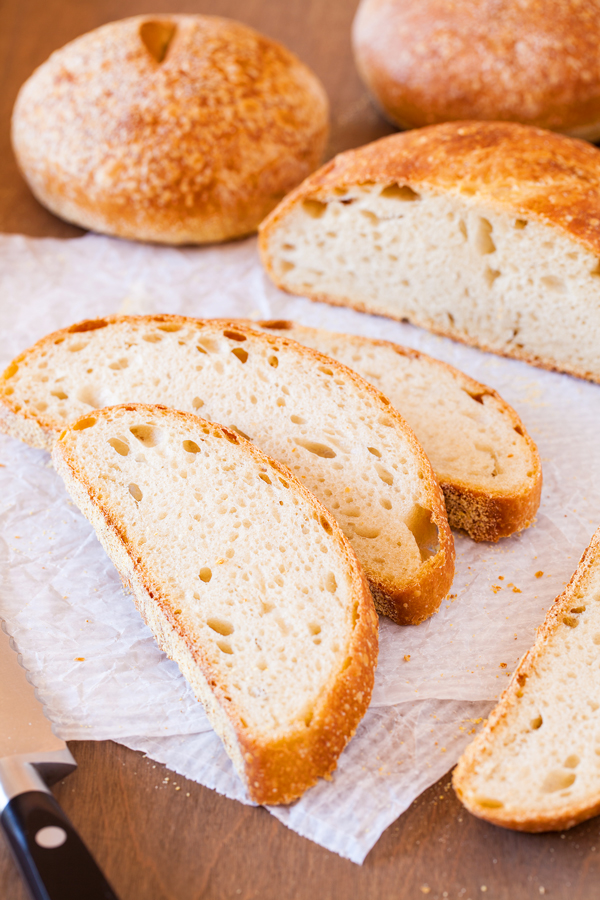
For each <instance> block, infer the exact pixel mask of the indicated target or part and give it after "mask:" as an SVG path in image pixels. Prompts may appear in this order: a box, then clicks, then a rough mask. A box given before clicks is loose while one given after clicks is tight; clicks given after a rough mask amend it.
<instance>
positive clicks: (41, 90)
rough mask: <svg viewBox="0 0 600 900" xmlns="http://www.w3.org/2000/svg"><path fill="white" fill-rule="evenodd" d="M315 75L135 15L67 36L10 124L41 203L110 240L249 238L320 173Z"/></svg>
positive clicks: (252, 49) (239, 31)
mask: <svg viewBox="0 0 600 900" xmlns="http://www.w3.org/2000/svg"><path fill="white" fill-rule="evenodd" d="M327 132H328V103H327V97H326V94H325V92H324V89H323V87H322V85H321V83H320V82H319V80H318V79H317V78H316V76H315V75H313V73H312V72H311V71H310V70H309V69H308V68H307V67H306V66H304V65H303V64H302V63H301V62H300V61H299V60H298V59H297V58H296V57H295V56H294V55H293V54H292V53H290V52H289V51H288V50H286V49H285V48H284V47H282V46H281V45H280V44H277V43H276V42H275V41H272V40H270V39H269V38H266V37H263V36H262V35H260V34H258V33H257V32H256V31H254V30H252V29H251V28H248V27H246V26H245V25H241V24H239V23H237V22H233V21H230V20H228V19H221V18H215V17H212V16H200V15H189V16H183V15H181V16H180V15H176V16H159V17H151V16H137V17H135V18H131V19H124V20H122V21H120V22H112V23H110V24H109V25H104V26H103V27H102V28H98V29H97V30H95V31H92V32H90V33H89V34H85V35H83V36H82V37H79V38H77V39H76V40H74V41H72V42H71V43H70V44H67V45H66V46H65V47H63V48H62V49H60V50H57V51H56V52H55V53H53V54H52V56H51V57H50V58H49V59H48V60H47V61H46V62H45V63H44V64H43V65H41V66H40V67H39V68H38V69H36V71H35V72H34V73H33V75H32V76H31V77H30V78H29V80H28V81H27V82H26V83H25V84H24V85H23V87H22V88H21V91H20V93H19V96H18V98H17V102H16V104H15V109H14V112H13V122H12V139H13V146H14V149H15V153H16V156H17V160H18V162H19V165H20V167H21V169H22V171H23V174H24V176H25V178H26V179H27V181H28V183H29V185H30V187H31V189H32V191H33V193H34V194H35V196H36V197H37V198H38V200H39V201H40V202H41V203H43V204H44V206H47V207H48V209H50V210H51V211H52V212H54V213H56V214H57V215H58V216H60V217H61V218H63V219H67V220H68V221H70V222H74V223H75V224H77V225H81V226H83V227H84V228H90V229H93V230H94V231H101V232H105V233H107V234H115V235H119V236H121V237H127V238H134V239H138V240H149V241H159V242H163V243H170V244H181V243H205V242H210V241H222V240H227V239H229V238H235V237H240V236H242V235H246V234H249V233H251V232H252V231H255V230H256V228H257V226H258V224H259V223H260V221H261V220H262V219H263V218H264V217H265V215H266V214H267V213H268V212H269V211H270V210H271V209H273V207H274V206H276V204H277V203H278V201H279V200H280V199H281V198H282V197H283V196H284V195H285V194H286V193H287V192H288V191H289V190H290V189H291V188H293V187H295V186H296V185H297V184H299V183H300V182H301V181H302V179H303V178H305V177H306V176H307V175H308V174H309V173H310V172H311V171H313V169H315V168H316V167H317V165H318V164H319V161H320V158H321V155H322V152H323V150H324V147H325V142H326V139H327Z"/></svg>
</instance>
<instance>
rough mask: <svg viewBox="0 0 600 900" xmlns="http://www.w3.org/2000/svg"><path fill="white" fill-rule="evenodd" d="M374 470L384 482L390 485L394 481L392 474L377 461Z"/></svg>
mask: <svg viewBox="0 0 600 900" xmlns="http://www.w3.org/2000/svg"><path fill="white" fill-rule="evenodd" d="M382 424H383V423H382ZM375 471H376V472H377V474H378V475H379V477H380V478H381V480H382V481H383V483H384V484H389V485H392V484H393V483H394V476H393V475H392V473H391V472H388V470H387V469H385V468H384V467H383V466H381V465H380V464H379V463H375Z"/></svg>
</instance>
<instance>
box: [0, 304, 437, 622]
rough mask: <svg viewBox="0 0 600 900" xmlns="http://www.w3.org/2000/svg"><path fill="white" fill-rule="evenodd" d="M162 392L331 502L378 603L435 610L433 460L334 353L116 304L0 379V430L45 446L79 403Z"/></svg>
mask: <svg viewBox="0 0 600 900" xmlns="http://www.w3.org/2000/svg"><path fill="white" fill-rule="evenodd" d="M130 402H136V403H149V402H150V403H161V404H163V405H165V406H169V407H173V408H175V409H181V410H184V411H187V412H196V413H198V414H199V415H202V416H203V417H204V418H206V419H210V420H211V421H214V422H219V423H221V424H223V425H226V426H228V427H230V428H232V429H233V430H234V431H237V432H238V433H239V434H241V435H242V436H243V437H247V438H249V439H250V440H252V441H253V442H254V443H255V444H257V446H258V447H259V448H260V449H261V450H263V452H265V453H267V455H268V456H271V457H273V458H274V459H278V460H279V461H280V462H282V463H284V464H285V465H286V466H288V467H289V469H290V470H291V471H292V472H293V473H294V474H295V475H296V477H297V478H299V480H300V481H302V483H303V484H304V485H305V486H306V487H307V488H308V489H309V490H310V491H312V493H313V494H315V496H316V497H317V498H318V499H319V500H320V501H321V502H322V503H323V504H324V505H325V506H326V507H327V508H328V509H329V510H330V512H331V513H332V514H333V515H334V516H335V517H336V519H337V521H338V522H339V524H340V526H341V528H342V531H343V532H344V534H345V535H346V537H347V538H348V540H349V541H350V543H351V544H352V546H353V548H354V550H355V552H356V555H357V556H358V558H359V560H360V562H361V564H362V565H363V567H364V569H365V572H366V575H367V578H368V579H369V582H370V585H371V589H372V591H373V594H374V597H375V601H376V604H377V608H378V610H379V611H380V612H382V613H385V614H386V615H388V616H390V617H391V618H392V619H394V621H396V622H400V623H402V624H416V623H418V622H421V621H423V620H424V619H426V618H427V617H428V616H430V615H431V614H432V613H433V612H435V611H436V610H437V608H438V607H439V604H440V603H441V601H442V598H443V597H444V596H445V595H446V594H447V592H448V590H449V589H450V585H451V583H452V578H453V574H454V543H453V539H452V533H451V531H450V528H449V526H448V521H447V518H446V511H445V507H444V499H443V495H442V493H441V490H440V488H439V486H438V484H437V482H436V480H435V476H434V473H433V470H432V468H431V465H430V463H429V461H428V459H427V457H426V455H425V453H424V452H423V450H422V448H421V446H420V445H419V443H418V442H417V439H416V438H415V436H414V434H413V432H412V431H411V430H410V428H409V427H408V425H407V424H406V423H405V421H404V420H403V419H402V418H401V416H400V415H399V413H397V412H396V410H395V409H394V408H393V407H392V405H391V404H390V401H389V400H388V399H387V398H386V397H384V396H383V394H381V393H380V392H379V391H377V390H376V389H375V388H374V387H373V386H372V385H370V384H367V382H366V381H364V380H363V379H362V378H361V377H360V376H359V375H357V374H356V373H355V372H352V371H351V370H350V369H347V368H346V367H345V366H342V365H341V364H340V363H338V362H336V361H334V360H332V359H330V358H329V357H326V356H323V355H322V354H320V353H317V352H316V351H314V350H311V349H309V348H308V347H302V346H301V345H300V344H298V343H296V342H295V341H292V340H289V338H286V337H282V336H280V335H271V334H264V333H260V332H257V331H255V330H253V329H251V328H249V327H248V326H246V325H244V324H243V323H240V322H237V323H236V322H235V321H234V322H231V321H217V320H207V321H203V320H201V319H186V318H183V317H181V316H140V317H126V316H111V317H107V318H105V319H95V320H91V321H87V322H82V323H79V324H78V325H73V326H71V327H70V328H66V329H63V330H62V331H58V332H55V333H54V334H52V335H49V336H48V337H46V338H44V339H42V340H41V341H39V342H38V343H37V344H36V345H35V346H34V347H32V348H31V349H30V350H28V351H26V352H25V353H23V354H21V356H20V357H18V358H17V359H16V360H15V361H14V362H13V363H12V364H11V365H10V366H9V367H8V369H7V370H6V372H5V373H4V375H3V376H2V379H0V428H2V429H3V430H5V431H7V432H8V433H9V434H12V435H14V436H15V437H19V438H21V439H23V440H26V441H28V442H29V443H31V444H33V445H34V446H38V447H39V446H42V447H48V448H49V447H50V446H51V445H52V443H53V441H54V439H55V437H56V435H57V434H58V433H59V432H60V431H61V430H62V428H64V426H65V425H67V424H68V423H69V422H72V421H74V420H75V419H77V418H78V417H79V416H80V415H82V414H83V413H85V412H86V411H88V412H89V411H90V410H92V409H94V408H100V407H103V406H111V405H114V404H119V403H130Z"/></svg>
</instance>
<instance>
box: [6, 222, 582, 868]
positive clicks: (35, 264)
mask: <svg viewBox="0 0 600 900" xmlns="http://www.w3.org/2000/svg"><path fill="white" fill-rule="evenodd" d="M117 311H121V312H129V313H152V312H169V313H182V314H185V315H197V316H207V317H210V316H244V317H248V316H250V317H256V318H258V317H260V318H295V319H297V320H298V321H300V322H303V323H305V324H307V325H316V326H320V327H325V328H330V329H332V330H339V331H348V332H354V333H357V334H365V335H370V336H373V337H385V338H386V339H389V340H395V341H397V342H398V343H402V344H406V345H408V346H411V347H415V348H417V349H420V350H424V351H425V352H427V353H430V354H431V355H433V356H437V357H438V358H440V359H444V360H446V361H448V362H450V363H452V364H453V365H456V366H457V367H459V368H461V369H463V370H464V371H466V372H468V373H469V374H470V375H472V376H473V377H474V378H477V379H478V380H480V381H483V382H484V383H486V384H489V385H491V386H492V387H494V388H496V389H497V390H498V391H499V392H500V393H501V394H502V395H503V396H504V397H505V399H506V400H508V402H510V403H511V404H512V405H513V406H514V407H515V408H516V409H517V411H518V412H519V414H520V415H521V417H522V419H523V421H524V423H525V425H526V427H527V429H528V431H529V432H530V434H531V435H532V437H533V438H534V440H535V441H536V442H537V444H538V447H539V449H540V453H541V456H542V464H543V468H544V490H543V498H542V505H541V508H540V513H539V516H538V520H537V523H536V525H535V526H534V527H532V528H530V529H528V530H527V531H526V532H524V533H523V534H522V535H519V536H516V537H513V538H509V539H507V540H504V541H502V542H500V543H499V544H497V545H490V544H475V543H473V542H472V541H470V540H469V539H467V538H464V537H460V536H456V546H457V571H456V578H455V582H454V585H453V588H452V592H451V594H450V596H449V598H448V599H447V601H446V602H445V603H444V604H443V606H442V609H441V610H440V611H439V613H438V614H437V615H436V616H434V617H433V618H432V619H430V620H429V621H428V622H426V623H424V624H423V625H420V626H418V627H417V628H401V627H399V626H397V625H394V624H393V623H391V622H389V621H388V620H384V619H382V620H381V628H380V633H381V642H380V658H379V667H378V672H377V678H376V686H375V691H374V694H373V701H372V704H371V708H370V709H369V712H368V713H367V715H366V716H365V718H364V720H363V722H362V723H361V725H360V727H359V730H358V732H357V734H356V736H355V738H354V739H353V740H352V742H351V743H350V745H349V747H348V748H347V749H346V750H345V751H344V753H343V754H342V757H341V759H340V762H339V766H338V770H337V772H336V774H335V776H334V778H333V781H331V782H325V781H323V782H321V783H320V784H319V785H318V786H317V787H315V788H313V789H312V790H310V791H309V792H307V794H306V795H305V796H304V797H303V798H302V799H301V800H300V801H298V802H297V803H295V804H293V805H291V806H289V807H284V808H273V809H272V810H271V812H273V814H274V815H276V816H277V817H278V818H279V819H280V820H281V821H283V822H284V823H285V824H286V825H288V826H289V827H290V828H293V829H294V830H295V831H297V832H299V833H300V834H302V835H304V836H306V837H309V838H311V839H312V840H315V841H317V842H318V843H320V844H322V845H323V846H325V847H328V848H329V849H331V850H334V851H336V852H338V853H340V854H342V855H344V856H347V857H348V858H349V859H352V860H354V861H355V862H361V861H362V860H363V859H364V857H365V855H366V854H367V852H368V851H369V849H370V848H371V847H372V846H373V844H374V843H375V841H376V840H377V838H378V837H379V835H380V834H381V832H382V831H383V830H384V829H385V828H386V827H387V825H389V824H390V822H392V821H393V820H394V819H395V818H397V816H398V815H399V814H400V813H401V812H402V811H403V810H404V809H406V808H407V807H408V806H409V805H410V803H411V802H412V800H413V799H414V798H415V797H416V796H417V795H418V794H419V793H420V792H421V791H422V790H424V789H425V788H426V787H428V786H429V785H430V784H432V783H434V782H435V781H436V780H437V779H438V778H439V777H440V776H441V775H442V774H443V773H444V772H445V771H446V770H447V769H448V768H450V766H451V765H453V764H454V762H455V761H456V759H457V758H458V756H459V754H460V752H461V751H462V749H463V748H464V746H465V745H466V743H467V742H468V741H469V740H470V739H471V735H472V734H473V733H474V730H475V728H476V725H477V722H478V720H480V719H481V717H482V716H484V715H485V714H486V713H487V711H488V710H489V709H490V707H491V705H492V703H493V701H494V699H495V698H496V697H497V696H498V695H499V693H500V692H501V690H502V689H503V688H504V686H505V684H506V682H507V676H508V675H509V674H510V672H511V671H512V670H513V669H514V667H515V665H516V663H517V661H518V659H519V658H520V656H521V655H522V653H523V652H524V651H525V650H526V649H527V648H528V647H529V646H530V644H531V643H532V641H533V639H534V636H535V628H536V626H538V625H539V624H540V623H541V621H542V620H543V618H544V614H545V611H546V609H547V608H548V606H549V605H550V603H551V602H552V600H553V599H554V597H555V596H556V595H557V593H559V592H560V590H562V587H563V585H564V583H565V582H566V581H567V580H568V579H569V577H570V576H571V574H572V572H573V570H574V569H575V567H576V565H577V562H578V559H579V557H580V555H581V553H582V552H583V550H584V549H585V547H586V546H587V544H588V542H589V539H590V537H591V535H592V533H593V531H594V530H595V528H596V526H597V524H598V523H599V521H600V453H598V452H596V448H597V447H598V446H599V442H600V386H598V385H593V384H588V383H587V382H583V381H579V380H577V379H573V378H570V377H568V376H564V375H558V374H555V373H549V372H542V371H540V370H537V369H533V368H531V367H529V366H527V365H525V364H523V363H518V362H515V361H513V360H506V359H501V358H499V357H495V356H492V355H490V354H485V353H481V352H480V351H477V350H474V349H472V348H468V347H463V346H461V345H459V344H456V343H454V342H452V341H449V340H446V339H443V338H438V337H435V336H433V335H430V334H429V333H427V332H424V331H421V330H419V329H416V328H413V327H411V326H409V325H405V324H400V323H393V322H390V321H388V320H386V319H381V318H377V317H374V316H366V315H363V314H359V313H354V312H352V311H350V310H344V309H339V308H333V307H328V306H325V305H322V304H313V303H310V302H309V301H307V300H305V299H302V298H295V297H290V296H287V295H285V294H283V293H281V292H280V291H278V290H276V289H275V288H274V287H273V286H272V285H271V283H270V282H269V281H268V279H267V278H266V276H265V275H264V273H263V271H262V268H261V266H260V263H259V261H258V256H257V252H256V242H255V240H254V239H251V240H247V241H243V242H240V243H235V244H230V245H226V246H223V247H214V248H213V247H211V248H203V249H196V248H194V249H187V248H186V249H175V248H166V247H155V246H148V245H142V244H132V243H127V242H125V241H118V240H114V239H110V238H106V237H100V236H97V235H88V236H86V237H84V238H81V239H77V240H70V241H59V240H53V239H28V238H23V237H20V236H0V325H1V337H2V340H1V342H0V367H2V368H3V367H4V366H5V365H6V364H7V363H8V362H9V361H10V360H11V359H12V358H13V357H14V356H15V355H17V353H19V352H20V351H21V350H23V349H25V348H26V347H27V346H29V345H30V344H31V343H33V342H34V341H35V340H37V339H38V338H39V337H41V336H43V335H44V334H46V333H48V332H49V331H52V330H55V329H57V328H61V327H63V326H65V325H69V324H71V323H73V322H75V321H77V320H79V319H82V318H86V317H89V316H97V315H105V314H107V313H110V312H117ZM0 579H1V582H0V616H2V617H3V618H4V619H6V622H7V625H8V630H9V631H10V633H11V634H12V635H13V637H14V638H15V640H16V641H17V643H18V645H19V648H20V650H21V652H22V654H23V657H24V663H25V665H26V667H27V668H28V669H29V670H30V672H31V676H32V679H33V681H34V682H35V684H36V686H37V687H38V691H39V693H40V696H41V697H42V699H43V701H44V703H45V706H46V710H47V713H48V715H49V716H50V718H51V719H52V721H53V722H54V725H55V729H56V731H57V733H59V734H60V735H61V736H62V737H64V738H66V739H74V738H78V739H82V738H87V739H105V738H112V739H115V740H119V741H121V742H122V743H125V744H127V745H128V746H130V747H132V748H134V749H140V750H143V751H144V752H146V753H147V754H148V755H150V756H152V757H153V758H155V759H157V760H160V761H161V762H163V763H165V764H166V765H167V766H169V767H170V768H172V769H173V770H174V771H176V772H178V773H180V774H182V775H186V776H187V777H190V778H193V779H195V780H197V781H199V782H201V783H203V784H205V785H207V786H209V787H211V788H214V789H216V790H218V791H220V792H221V793H224V794H226V795H227V796H229V797H232V798H235V799H237V800H240V801H242V802H247V798H246V797H245V796H244V792H243V789H242V787H241V784H240V782H239V780H238V779H237V777H236V775H235V773H234V771H233V767H232V765H231V763H230V761H229V758H228V757H227V755H226V754H225V752H224V750H223V748H222V745H221V743H220V741H219V739H218V738H217V737H216V735H215V734H214V733H213V732H212V730H211V729H210V726H209V724H208V721H207V719H206V717H205V715H204V712H203V710H202V708H201V706H200V705H199V704H198V703H197V702H196V701H195V699H194V697H193V695H192V692H191V690H190V688H189V687H188V686H187V684H186V682H185V681H184V679H183V678H182V676H181V675H180V673H179V670H178V668H177V666H176V665H175V664H174V663H172V662H171V661H169V660H168V659H166V657H165V656H164V654H162V653H161V652H160V651H159V650H158V648H157V647H156V645H155V643H154V640H153V638H152V636H151V634H150V632H149V630H148V629H147V628H146V626H145V625H144V624H143V623H142V621H141V620H140V618H139V616H138V614H137V612H136V610H135V608H134V606H133V603H132V601H131V599H130V598H129V597H128V596H127V595H126V594H125V593H124V592H123V590H122V588H121V584H120V580H119V578H118V576H117V574H116V572H115V570H114V568H113V566H112V564H111V563H110V561H109V560H108V558H107V557H106V555H105V554H104V551H103V550H102V548H101V547H100V544H99V543H98V541H97V540H96V538H95V536H94V533H93V531H92V529H91V527H90V526H89V524H88V523H87V521H86V520H85V519H84V518H83V516H82V515H81V514H80V513H79V512H78V510H77V509H75V508H74V507H73V505H72V504H71V502H70V500H69V499H68V496H67V494H66V492H65V490H64V488H63V486H62V482H61V481H60V479H59V478H58V477H57V476H56V474H55V473H54V471H53V469H52V468H51V466H50V463H49V456H48V454H46V453H44V452H41V451H37V450H33V449H31V448H28V447H25V446H24V445H22V444H20V443H19V442H17V441H15V440H13V439H11V438H8V437H5V436H0ZM406 657H410V658H409V659H408V661H407V660H406Z"/></svg>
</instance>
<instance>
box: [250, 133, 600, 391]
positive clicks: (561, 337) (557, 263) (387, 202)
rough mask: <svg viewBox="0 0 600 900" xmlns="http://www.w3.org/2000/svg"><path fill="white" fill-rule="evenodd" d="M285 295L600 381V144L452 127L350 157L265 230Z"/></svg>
mask: <svg viewBox="0 0 600 900" xmlns="http://www.w3.org/2000/svg"><path fill="white" fill-rule="evenodd" d="M261 253H262V258H263V261H264V264H265V266H266V268H267V271H268V272H269V274H270V275H271V277H272V278H273V280H274V281H275V283H276V284H277V285H278V286H279V287H281V288H283V289H284V290H287V291H290V292H291V293H295V294H302V295H305V296H307V297H311V298H312V299H313V300H324V301H327V302H329V303H335V304H340V305H342V304H343V305H347V306H352V307H354V308H355V309H360V310H365V311H367V312H371V313H377V314H380V315H387V316H391V317H392V318H394V319H407V320H408V321H410V322H413V323H414V324H416V325H422V326H423V327H425V328H429V329H430V330H432V331H435V332H437V333H438V334H443V335H447V336H448V337H452V338H455V339H457V340H461V341H464V342H466V343H469V344H473V345H475V346H478V347H481V348H483V349H484V350H492V351H493V352H495V353H501V354H504V355H506V356H513V357H515V358H517V359H522V360H526V361H528V362H531V363H534V364H535V365H538V366H543V367H544V368H548V369H558V370H560V371H563V372H568V373H570V374H572V375H577V376H579V377H581V378H589V379H591V380H593V381H600V357H599V356H598V352H597V344H598V342H597V334H598V332H599V331H600V277H599V276H600V259H599V258H600V151H599V150H598V149H597V148H596V147H592V146H591V145H589V144H586V143H584V142H582V141H577V140H573V139H572V138H567V137H564V136H562V135H558V134H553V133H551V132H548V131H541V130H539V129H536V128H528V127H526V126H524V125H514V124H511V123H489V122H479V123H478V122H470V123H468V122H467V123H450V124H447V125H435V126H432V127H430V128H423V129H421V130H418V131H411V132H407V133H405V134H399V135H393V136H392V137H388V138H383V140H381V141H376V142H375V143H373V144H369V145H367V146H365V147H361V148H359V149H358V150H350V151H348V152H347V153H342V154H341V155H340V156H338V157H336V159H334V160H332V161H331V162H330V163H328V164H327V165H326V166H324V167H323V168H322V169H320V170H319V171H318V172H316V173H315V174H314V175H313V176H311V177H310V178H309V179H308V180H307V181H305V182H304V184H302V185H301V186H300V187H299V188H297V189H296V190H295V191H293V192H292V193H291V194H290V195H289V196H288V197H286V199H285V200H284V201H283V202H282V203H281V204H280V205H279V206H278V207H277V209H276V210H274V211H273V213H271V215H270V216H269V218H268V219H267V220H266V221H265V222H264V223H263V225H262V227H261Z"/></svg>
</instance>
